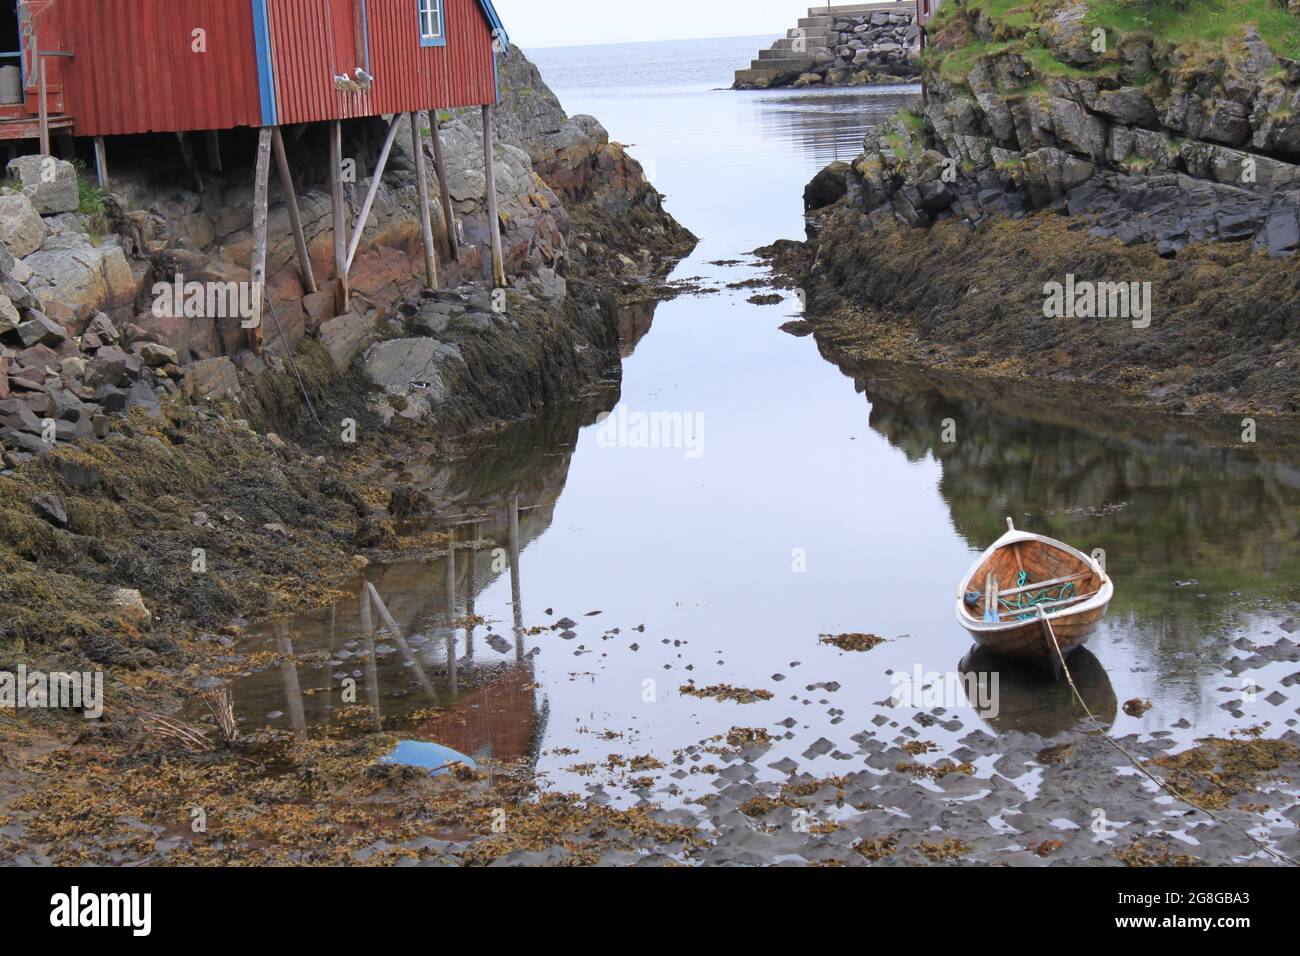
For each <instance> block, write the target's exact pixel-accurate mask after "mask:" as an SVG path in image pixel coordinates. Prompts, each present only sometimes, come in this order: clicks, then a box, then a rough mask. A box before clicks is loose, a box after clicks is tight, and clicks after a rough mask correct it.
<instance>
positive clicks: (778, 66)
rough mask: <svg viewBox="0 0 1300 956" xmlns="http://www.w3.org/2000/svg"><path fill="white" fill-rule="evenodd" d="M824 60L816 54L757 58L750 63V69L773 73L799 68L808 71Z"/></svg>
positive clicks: (800, 70)
mask: <svg viewBox="0 0 1300 956" xmlns="http://www.w3.org/2000/svg"><path fill="white" fill-rule="evenodd" d="M824 62H825V61H824V60H818V59H817V58H816V57H814V56H804V57H786V58H783V59H766V60H755V61H754V62H753V63H751V64H749V68H750V70H757V71H759V72H766V73H770V74H772V75H776V74H777V73H785V72H786V71H788V70H798V71H799V72H800V73H806V72H807V71H808V70H811V69H814V68H816V67H818V66H820V65H821V64H822V63H824Z"/></svg>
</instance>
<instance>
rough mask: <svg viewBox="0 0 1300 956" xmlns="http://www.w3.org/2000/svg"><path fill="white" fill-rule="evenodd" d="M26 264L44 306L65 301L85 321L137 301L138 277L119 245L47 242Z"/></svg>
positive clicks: (67, 241)
mask: <svg viewBox="0 0 1300 956" xmlns="http://www.w3.org/2000/svg"><path fill="white" fill-rule="evenodd" d="M23 264H24V265H26V266H27V267H28V268H30V269H31V270H32V272H33V274H34V276H35V278H34V279H33V283H34V284H33V285H32V288H33V289H34V290H35V292H36V295H37V297H38V298H39V299H40V300H41V302H42V303H45V302H47V301H55V302H61V303H63V304H64V305H67V306H68V307H69V308H71V309H72V311H73V312H74V313H75V315H76V316H77V318H78V319H81V320H84V319H88V318H89V317H90V316H91V315H93V314H94V313H96V312H110V313H111V312H114V311H117V310H120V309H124V308H128V307H129V306H131V304H132V303H133V302H134V301H135V294H136V281H135V276H134V274H133V273H132V272H131V266H130V265H129V264H128V263H127V261H126V256H125V255H124V254H123V253H122V247H121V246H119V245H117V244H116V243H115V242H106V243H104V244H103V245H100V246H95V245H91V244H90V243H89V242H84V243H82V242H76V241H71V240H68V239H67V238H66V237H63V238H61V239H60V240H59V241H58V242H57V243H56V242H55V241H54V240H51V241H50V242H48V243H46V247H45V248H43V249H42V250H41V251H39V252H35V253H32V254H31V255H30V256H28V257H27V258H25V259H24V260H23ZM37 280H39V282H37ZM46 311H49V309H47V310H46Z"/></svg>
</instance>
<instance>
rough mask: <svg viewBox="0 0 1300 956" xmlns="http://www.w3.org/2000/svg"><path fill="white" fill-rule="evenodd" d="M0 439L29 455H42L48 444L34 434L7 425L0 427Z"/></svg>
mask: <svg viewBox="0 0 1300 956" xmlns="http://www.w3.org/2000/svg"><path fill="white" fill-rule="evenodd" d="M0 441H3V442H4V443H5V444H6V445H8V446H9V447H10V448H16V449H18V450H19V451H20V452H25V453H26V454H29V455H43V454H44V453H45V452H47V451H49V450H50V446H49V445H48V444H46V443H45V442H44V441H42V440H41V439H40V438H39V437H37V436H36V435H33V434H30V433H29V432H25V431H21V430H19V429H17V428H10V427H8V426H3V427H0Z"/></svg>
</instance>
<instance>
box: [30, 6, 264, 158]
mask: <svg viewBox="0 0 1300 956" xmlns="http://www.w3.org/2000/svg"><path fill="white" fill-rule="evenodd" d="M58 19H59V20H60V22H61V25H62V34H63V37H62V38H63V42H64V48H65V49H67V50H69V51H71V52H72V54H73V58H72V59H71V60H69V61H66V68H65V72H64V82H65V89H64V92H65V97H64V99H65V109H66V111H67V112H68V113H70V114H71V115H72V116H73V118H74V120H75V121H76V128H75V131H76V133H77V135H79V136H99V135H115V134H120V133H147V132H165V131H180V130H201V129H229V128H232V127H235V126H249V125H252V126H256V125H258V124H259V123H260V116H261V108H260V105H259V99H258V86H257V64H256V60H255V59H254V48H253V14H252V5H251V3H250V2H249V0H59V3H58ZM195 30H202V31H204V32H203V39H204V41H205V42H206V52H196V50H195V49H194V43H195V38H194V31H195ZM42 46H45V41H44V40H42Z"/></svg>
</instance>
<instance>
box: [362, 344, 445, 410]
mask: <svg viewBox="0 0 1300 956" xmlns="http://www.w3.org/2000/svg"><path fill="white" fill-rule="evenodd" d="M463 362H464V358H463V356H462V355H461V351H460V348H459V347H457V346H455V345H449V344H448V343H446V342H439V341H438V340H437V339H429V338H421V339H390V340H389V341H387V342H380V343H379V344H378V345H375V346H374V347H372V348H371V349H370V351H369V352H367V353H366V367H365V371H366V378H367V379H369V380H370V382H371V384H373V385H376V386H378V387H379V388H382V389H383V390H384V393H385V396H386V398H387V400H386V401H385V402H381V403H380V404H379V406H378V411H379V412H380V414H382V415H386V416H390V417H391V415H392V414H397V415H401V416H402V417H403V418H410V419H413V420H416V421H419V420H421V419H423V418H425V417H426V416H427V415H428V414H429V412H430V411H431V410H432V409H434V408H436V407H437V406H439V405H441V404H442V403H443V402H445V401H446V400H447V398H448V397H449V396H450V394H451V385H450V382H449V381H448V377H447V375H446V374H445V368H446V366H447V365H448V364H450V363H463Z"/></svg>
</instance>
